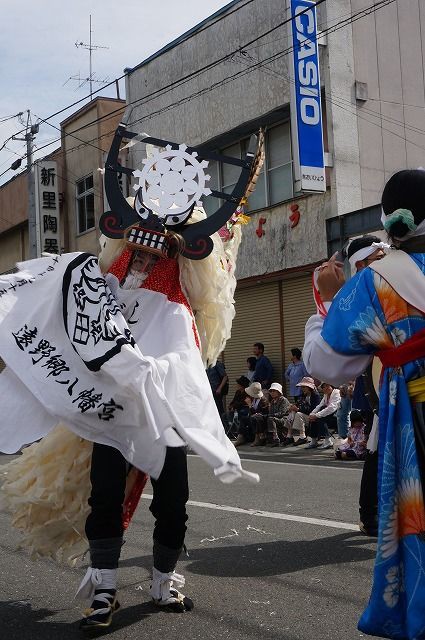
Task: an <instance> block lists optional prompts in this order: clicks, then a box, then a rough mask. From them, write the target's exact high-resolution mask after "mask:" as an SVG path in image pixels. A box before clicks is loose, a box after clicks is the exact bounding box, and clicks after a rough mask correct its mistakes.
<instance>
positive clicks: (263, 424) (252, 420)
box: [238, 414, 267, 442]
mask: <svg viewBox="0 0 425 640" xmlns="http://www.w3.org/2000/svg"><path fill="white" fill-rule="evenodd" d="M266 430H267V416H263V415H262V414H255V415H252V416H251V415H246V416H242V417H241V418H240V420H239V429H238V432H239V433H240V434H241V435H243V437H244V438H245V440H246V441H247V442H252V441H253V440H254V438H255V434H256V433H264V432H265V431H266Z"/></svg>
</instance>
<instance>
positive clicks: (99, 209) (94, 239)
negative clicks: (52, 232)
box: [0, 97, 125, 273]
mask: <svg viewBox="0 0 425 640" xmlns="http://www.w3.org/2000/svg"><path fill="white" fill-rule="evenodd" d="M124 106H125V102H124V101H123V100H118V99H114V98H103V97H99V98H96V99H94V100H92V101H91V102H89V103H88V104H86V105H84V106H83V107H82V108H81V109H79V110H78V111H77V112H75V113H73V114H72V115H71V116H69V117H68V118H67V119H66V120H64V121H63V122H62V123H61V147H60V148H58V149H56V150H55V151H54V152H52V153H50V154H49V155H48V156H45V157H44V158H43V159H42V160H36V161H35V163H34V164H35V165H40V164H42V163H46V162H47V163H48V162H49V161H53V162H55V163H56V170H55V176H54V181H55V187H57V192H58V203H57V205H58V206H57V207H56V209H57V212H58V220H57V224H58V229H59V236H60V237H59V239H58V242H57V249H58V250H60V251H61V252H63V251H88V252H90V253H98V246H99V245H98V239H99V231H98V222H99V218H100V216H101V215H102V213H103V212H104V210H105V208H107V202H106V198H105V194H104V186H103V173H102V169H103V167H104V165H105V160H106V156H107V153H108V151H109V147H110V144H111V140H112V137H113V135H114V132H115V129H116V127H117V126H118V123H119V121H120V118H121V117H122V113H123V110H124ZM56 181H57V182H56ZM123 188H125V185H124V187H123ZM43 204H44V207H43ZM51 205H52V203H51V202H50V201H49V200H46V202H45V203H42V205H41V210H40V216H41V218H45V215H48V217H49V218H52V216H51V215H49V214H51ZM43 214H44V215H43ZM47 222H49V220H47ZM40 224H41V225H42V224H43V219H41V220H40ZM40 248H41V250H48V249H49V247H48V246H43V247H40ZM51 250H52V251H55V252H56V247H55V248H53V247H52V249H51ZM28 257H29V248H28V187H27V173H26V171H24V172H22V173H20V174H19V175H17V176H15V177H14V178H12V179H11V180H9V181H8V182H6V183H5V184H4V185H2V186H1V187H0V273H7V272H8V271H12V270H13V269H14V268H15V265H16V263H17V262H19V261H22V260H26V259H28Z"/></svg>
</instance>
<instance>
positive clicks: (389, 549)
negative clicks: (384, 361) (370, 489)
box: [322, 253, 425, 640]
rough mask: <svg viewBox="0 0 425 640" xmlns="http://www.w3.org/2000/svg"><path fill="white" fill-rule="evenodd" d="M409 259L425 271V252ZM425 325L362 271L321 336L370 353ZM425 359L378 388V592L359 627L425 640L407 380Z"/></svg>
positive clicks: (421, 531)
mask: <svg viewBox="0 0 425 640" xmlns="http://www.w3.org/2000/svg"><path fill="white" fill-rule="evenodd" d="M411 257H412V258H413V260H414V261H415V262H416V264H417V265H418V266H419V267H420V269H421V270H422V273H423V274H425V254H423V253H420V254H412V255H411ZM424 328H425V316H424V315H423V314H422V313H421V312H420V311H418V310H417V309H415V308H413V307H412V306H410V305H409V304H408V303H407V302H406V301H405V300H403V299H402V298H401V297H400V296H399V295H398V294H397V293H396V292H395V291H394V289H392V287H391V286H390V285H389V284H388V283H387V282H386V281H385V280H384V279H383V278H382V277H381V276H379V275H378V274H377V273H375V272H373V271H372V270H371V269H364V270H363V271H361V272H360V273H358V274H357V275H356V276H355V277H354V278H352V279H351V280H350V281H349V282H347V283H346V285H345V286H344V287H343V288H342V289H341V291H340V292H339V293H338V295H337V296H336V298H335V299H334V301H333V302H332V305H331V307H330V310H329V313H328V316H327V318H326V320H325V322H324V326H323V330H322V337H323V338H324V340H325V341H326V342H327V343H328V344H329V345H330V346H331V347H332V348H333V349H334V350H335V351H337V352H339V353H342V354H346V355H360V354H362V355H364V354H373V353H375V352H376V351H377V350H381V349H388V348H392V347H394V346H397V345H399V344H402V343H403V342H404V341H405V340H407V339H408V338H410V337H412V336H413V335H414V334H415V333H417V332H418V331H420V330H422V329H424ZM424 364H425V359H424V358H423V357H422V358H420V359H419V360H415V361H413V362H410V363H408V364H406V365H403V366H402V367H399V368H389V369H385V371H384V375H383V379H382V386H381V391H380V415H379V424H380V427H379V480H378V482H379V535H378V544H377V555H376V561H375V569H374V579H373V587H372V593H371V596H370V600H369V604H368V606H367V608H366V610H365V612H364V613H363V615H362V617H361V619H360V622H359V629H360V630H361V631H363V632H365V633H368V634H371V635H376V636H383V637H387V638H403V639H408V640H421V639H425V508H424V495H423V490H422V489H423V487H422V481H421V473H420V469H419V454H418V451H417V447H416V442H415V434H414V420H413V409H412V404H411V401H410V399H409V396H408V392H407V386H406V383H407V382H408V381H409V380H411V379H413V378H417V377H419V376H420V375H423V374H424ZM417 410H418V405H417V406H416V411H417ZM420 410H421V411H422V412H423V405H422V406H421V407H420ZM422 415H423V413H422Z"/></svg>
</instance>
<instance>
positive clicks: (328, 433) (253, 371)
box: [207, 342, 373, 460]
mask: <svg viewBox="0 0 425 640" xmlns="http://www.w3.org/2000/svg"><path fill="white" fill-rule="evenodd" d="M253 354H254V355H253V356H249V357H247V360H246V365H247V370H246V372H245V374H244V375H241V376H240V377H239V378H237V379H236V381H235V382H236V390H235V391H234V395H233V398H232V399H231V400H230V402H229V403H228V405H227V409H226V408H225V406H224V397H225V395H227V393H228V390H229V379H228V376H227V373H226V370H225V367H224V365H223V363H222V362H217V364H216V365H215V366H213V367H209V368H208V369H207V374H208V379H209V381H210V384H211V390H212V392H213V394H214V398H215V401H216V405H217V409H218V411H219V413H220V415H221V416H222V420H223V425H224V427H225V430H226V433H227V435H228V436H229V438H231V439H233V440H234V444H235V446H236V447H239V446H241V445H244V444H248V445H250V446H251V447H261V446H268V447H279V446H282V447H290V446H294V447H300V448H305V449H319V450H326V449H332V450H334V451H335V457H336V458H338V459H340V460H348V459H364V458H365V457H366V456H367V450H366V440H367V436H368V433H369V431H370V425H371V421H372V418H373V412H372V410H371V408H370V405H369V403H368V400H367V395H366V394H365V390H364V386H363V381H362V380H357V382H356V384H354V382H353V383H350V384H348V385H342V386H341V387H340V388H334V387H333V386H332V385H331V384H329V383H327V382H326V381H324V382H320V381H318V380H314V379H313V378H312V377H311V376H310V375H309V373H308V371H307V369H306V367H305V365H304V362H303V360H302V352H301V349H299V348H298V347H294V348H292V349H291V358H290V359H291V363H290V364H289V366H288V367H287V368H286V370H285V372H284V379H285V383H286V389H287V391H286V395H285V392H284V388H283V385H282V382H280V381H273V380H274V379H275V376H274V374H273V366H272V363H271V362H270V359H269V358H268V357H267V356H266V355H265V346H264V344H263V343H262V342H255V343H254V344H253ZM352 409H354V410H353V411H352ZM359 416H361V422H359Z"/></svg>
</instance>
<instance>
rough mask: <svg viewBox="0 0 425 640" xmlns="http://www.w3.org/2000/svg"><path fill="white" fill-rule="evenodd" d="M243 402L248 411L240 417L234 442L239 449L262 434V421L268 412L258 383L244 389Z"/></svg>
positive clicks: (266, 403)
mask: <svg viewBox="0 0 425 640" xmlns="http://www.w3.org/2000/svg"><path fill="white" fill-rule="evenodd" d="M245 392H246V398H245V402H246V404H247V406H248V409H249V414H248V415H247V416H242V418H241V419H240V421H239V429H238V437H237V439H236V441H235V442H234V445H235V447H239V446H240V445H241V444H245V443H246V442H252V441H253V440H254V438H255V435H256V434H257V433H264V430H265V428H264V426H263V425H264V420H265V418H266V416H267V414H268V412H269V405H268V402H267V400H266V399H265V398H264V393H263V392H262V389H261V384H260V383H259V382H253V383H252V384H250V385H249V387H246V389H245Z"/></svg>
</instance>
